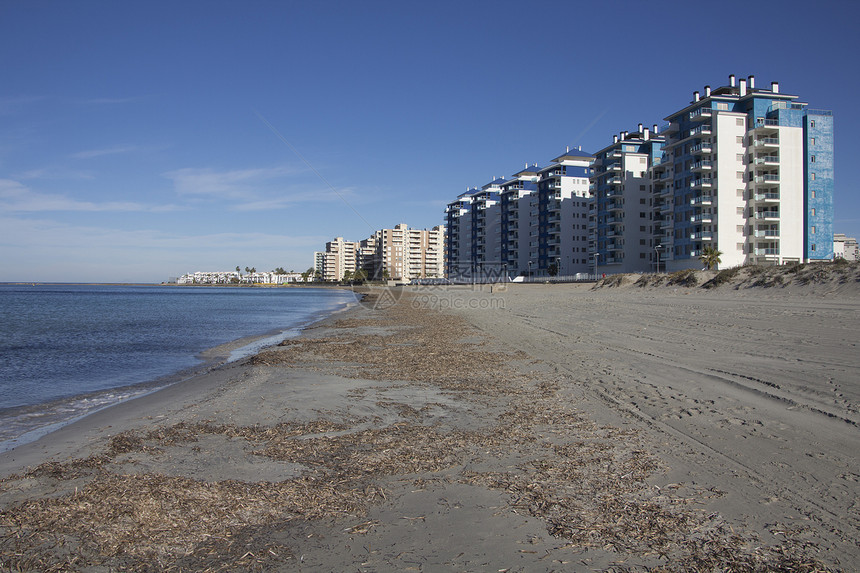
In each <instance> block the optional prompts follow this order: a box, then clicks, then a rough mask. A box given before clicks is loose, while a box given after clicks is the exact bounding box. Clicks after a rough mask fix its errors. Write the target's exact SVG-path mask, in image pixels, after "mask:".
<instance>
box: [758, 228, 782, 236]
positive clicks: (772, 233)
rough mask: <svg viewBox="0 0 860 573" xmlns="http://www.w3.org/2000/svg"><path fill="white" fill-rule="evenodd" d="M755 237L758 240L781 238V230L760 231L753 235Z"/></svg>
mask: <svg viewBox="0 0 860 573" xmlns="http://www.w3.org/2000/svg"><path fill="white" fill-rule="evenodd" d="M753 236H755V237H756V238H764V237H771V238H778V237H779V229H758V230H756V231H755V232H754V233H753Z"/></svg>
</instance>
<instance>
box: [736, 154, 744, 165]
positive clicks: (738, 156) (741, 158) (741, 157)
mask: <svg viewBox="0 0 860 573" xmlns="http://www.w3.org/2000/svg"><path fill="white" fill-rule="evenodd" d="M735 159H737V160H738V161H740V162H741V163H743V162H744V154H743V153H738V154H737V155H735Z"/></svg>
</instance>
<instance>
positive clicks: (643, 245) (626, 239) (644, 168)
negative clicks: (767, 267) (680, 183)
mask: <svg viewBox="0 0 860 573" xmlns="http://www.w3.org/2000/svg"><path fill="white" fill-rule="evenodd" d="M656 130H657V126H656V125H655V126H653V127H652V128H651V129H648V128H647V127H643V125H642V124H641V123H640V124H639V127H638V130H637V131H634V132H632V133H630V132H627V131H622V132H621V133H620V134H618V135H615V136H613V142H612V145H610V146H608V147H605V148H604V149H601V150H600V151H598V152H597V153H595V154H594V156H595V160H594V167H593V174H592V176H591V181H592V193H593V199H592V209H591V217H590V219H589V225H590V231H591V237H592V240H591V257H592V262H591V264H592V268H593V267H594V264H595V263H599V266H600V267H602V268H603V269H604V272H605V271H611V272H613V273H632V272H642V271H646V270H651V271H655V270H657V264H658V262H659V263H660V270H663V269H664V264H663V262H664V261H663V260H661V259H660V252H659V251H660V250H661V248H662V247H661V245H662V244H663V243H664V240H663V238H662V235H663V233H664V230H663V223H664V222H665V221H666V220H667V218H668V219H671V212H670V211H671V209H672V201H671V192H670V191H671V189H670V191H666V192H665V193H664V194H660V193H655V192H653V191H652V187H653V186H654V185H655V184H656V185H660V186H661V187H660V191H663V189H664V187H663V185H664V184H665V182H666V181H667V180H668V179H667V178H666V176H665V175H664V174H663V172H661V171H660V167H661V166H662V167H663V168H665V164H661V157H662V153H663V152H662V148H663V138H662V137H659V136H657V135H655V132H656ZM652 173H653V174H652ZM652 177H653V178H654V180H655V182H653V183H652ZM655 198H656V200H655ZM655 234H656V235H659V237H658V238H655Z"/></svg>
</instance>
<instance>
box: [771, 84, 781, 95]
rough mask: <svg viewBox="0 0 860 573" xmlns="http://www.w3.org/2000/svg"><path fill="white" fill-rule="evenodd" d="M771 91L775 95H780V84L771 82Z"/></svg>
mask: <svg viewBox="0 0 860 573" xmlns="http://www.w3.org/2000/svg"><path fill="white" fill-rule="evenodd" d="M770 91H772V92H773V93H775V94H778V93H779V82H770Z"/></svg>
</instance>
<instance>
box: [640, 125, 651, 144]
mask: <svg viewBox="0 0 860 573" xmlns="http://www.w3.org/2000/svg"><path fill="white" fill-rule="evenodd" d="M640 125H641V124H640ZM642 139H644V140H645V141H648V140H649V139H651V132H650V131H648V128H647V127H646V128H645V129H644V130H643V131H642Z"/></svg>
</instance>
